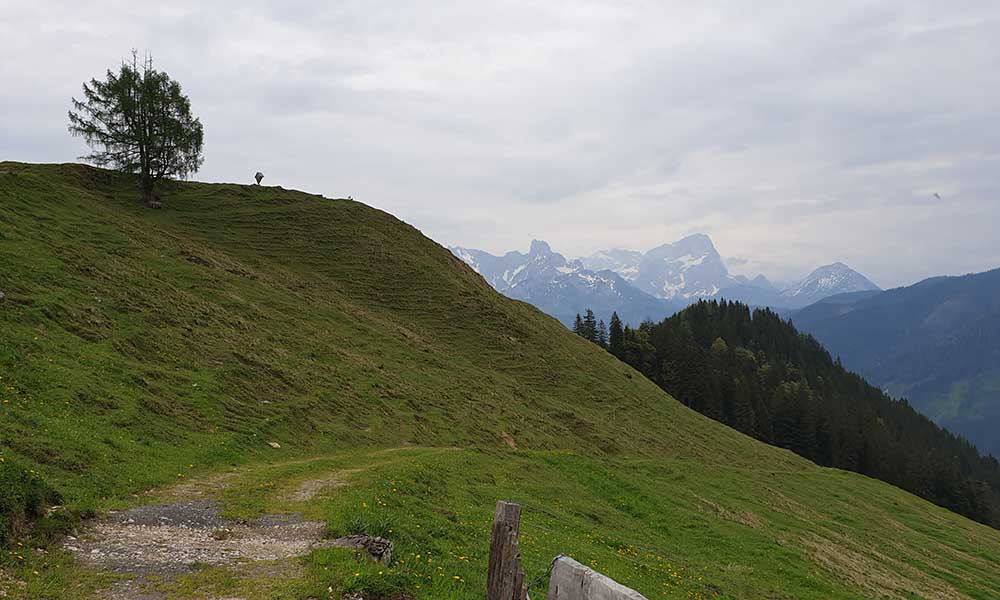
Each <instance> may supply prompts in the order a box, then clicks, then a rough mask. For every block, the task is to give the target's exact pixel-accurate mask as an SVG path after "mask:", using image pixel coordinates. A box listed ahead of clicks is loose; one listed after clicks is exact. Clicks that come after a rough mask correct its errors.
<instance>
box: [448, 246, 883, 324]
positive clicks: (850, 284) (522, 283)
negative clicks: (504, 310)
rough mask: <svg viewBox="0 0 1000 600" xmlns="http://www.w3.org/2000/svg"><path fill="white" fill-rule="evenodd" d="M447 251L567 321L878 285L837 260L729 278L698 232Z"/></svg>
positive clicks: (632, 319) (806, 297)
mask: <svg viewBox="0 0 1000 600" xmlns="http://www.w3.org/2000/svg"><path fill="white" fill-rule="evenodd" d="M450 250H451V251H452V253H454V254H455V256H457V257H458V258H460V259H462V260H463V261H465V262H466V263H467V264H468V265H469V266H471V267H472V268H473V269H475V270H476V272H478V273H479V274H480V275H482V276H483V278H484V279H486V281H487V282H488V283H489V284H490V285H492V286H493V287H494V288H496V289H497V290H498V291H499V292H501V293H503V294H505V295H507V296H510V297H511V298H516V299H518V300H524V301H525V302H529V303H531V304H534V305H535V306H537V307H538V308H540V309H541V310H543V311H545V312H547V313H548V314H550V315H552V316H554V317H556V318H558V319H559V320H560V321H562V322H564V323H567V324H569V323H571V322H572V320H573V318H574V317H575V316H576V314H577V313H578V312H583V311H584V310H586V309H587V308H590V309H592V310H593V311H594V312H595V314H597V315H598V317H599V318H603V319H607V318H608V317H609V316H610V315H611V312H612V311H617V312H618V315H619V316H620V317H621V318H622V320H624V321H626V322H628V323H631V324H633V325H637V324H638V323H640V322H641V321H642V320H644V319H647V318H651V319H653V320H659V319H662V318H664V317H666V316H668V315H670V314H672V313H673V312H675V311H676V310H677V309H678V308H680V307H683V306H685V305H687V304H691V303H693V302H697V301H698V300H701V299H710V298H714V299H720V298H725V299H727V300H737V301H740V302H743V303H745V304H748V305H751V306H770V307H772V308H775V309H798V308H802V307H804V306H808V305H810V304H813V303H814V302H818V301H819V300H822V299H824V298H827V297H829V296H834V295H837V294H844V293H848V292H859V291H868V290H878V289H880V288H879V287H878V286H877V285H875V284H874V283H872V282H871V281H870V280H868V279H867V278H866V277H865V276H864V275H861V274H860V273H858V272H857V271H854V270H853V269H851V268H850V267H848V266H847V265H845V264H843V263H839V262H838V263H834V264H832V265H826V266H823V267H820V268H818V269H816V270H815V271H813V272H812V273H810V274H809V276H807V277H806V278H805V279H802V280H801V281H797V282H794V283H792V284H788V285H785V286H782V287H781V288H779V287H777V286H775V285H774V284H772V283H771V282H770V281H769V280H768V279H767V278H766V277H764V276H763V275H758V276H756V277H754V278H753V279H748V278H747V277H744V276H743V275H732V274H730V273H729V270H728V269H727V268H726V265H725V262H724V260H723V259H722V257H721V256H720V255H719V252H718V251H717V250H716V249H715V245H714V244H713V243H712V240H711V238H709V237H708V236H707V235H704V234H695V235H690V236H688V237H685V238H683V239H681V240H678V241H676V242H674V243H672V244H663V245H661V246H657V247H656V248H653V249H652V250H650V251H648V252H645V253H643V252H638V251H635V250H623V249H616V250H604V251H601V252H597V253H595V254H592V255H590V256H587V257H584V258H581V259H578V260H567V259H566V257H564V256H563V255H562V254H559V253H557V252H553V251H552V248H550V247H549V245H548V244H547V243H545V242H543V241H540V240H534V241H532V242H531V249H530V250H529V251H528V253H527V254H522V253H520V252H508V253H506V254H504V255H503V256H495V255H493V254H490V253H488V252H483V251H482V250H473V249H469V248H461V247H452V248H450Z"/></svg>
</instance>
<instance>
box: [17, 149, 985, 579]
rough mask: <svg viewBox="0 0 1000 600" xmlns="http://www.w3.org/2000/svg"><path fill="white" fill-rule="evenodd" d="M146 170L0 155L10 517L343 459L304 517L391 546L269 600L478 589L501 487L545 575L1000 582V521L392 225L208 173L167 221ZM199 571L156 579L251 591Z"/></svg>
mask: <svg viewBox="0 0 1000 600" xmlns="http://www.w3.org/2000/svg"><path fill="white" fill-rule="evenodd" d="M135 189H136V188H135V182H134V181H133V180H132V179H131V178H128V177H123V176H119V175H116V174H113V173H109V172H106V171H102V170H98V169H93V168H89V167H84V166H80V165H25V164H20V163H0V291H3V292H4V294H5V295H6V297H5V299H4V300H2V301H0V377H2V379H0V461H2V462H0V470H2V473H0V477H7V478H8V480H10V481H19V482H27V483H23V485H22V484H19V485H21V486H22V487H21V488H18V489H23V490H24V494H21V495H19V494H18V493H17V490H16V489H14V488H13V487H12V488H11V490H13V491H12V492H10V493H8V494H6V496H5V495H3V494H0V506H6V505H9V506H14V507H20V510H21V512H22V513H24V515H27V516H29V517H30V516H31V515H32V513H34V512H38V506H37V502H38V499H39V498H43V497H45V496H46V495H47V494H49V492H48V491H47V489H45V488H46V487H51V488H52V489H54V490H55V492H57V493H58V494H60V495H61V498H62V502H63V503H64V504H65V505H66V506H67V509H66V510H63V511H57V512H56V513H54V515H53V516H52V517H49V518H48V519H45V520H43V524H42V526H41V527H42V530H43V531H44V530H45V528H46V527H52V526H53V525H52V524H51V523H49V521H50V520H52V519H58V518H60V515H63V514H69V513H74V514H87V513H89V512H92V511H99V510H102V509H105V508H107V507H109V506H115V505H119V504H121V503H123V502H124V503H127V502H130V501H133V500H130V498H131V495H132V494H134V493H137V492H138V491H140V490H145V489H148V488H150V487H154V486H161V485H164V484H166V483H169V482H172V481H177V480H178V479H180V480H185V479H188V478H192V477H197V476H198V475H199V474H201V473H209V472H212V471H216V470H219V469H223V468H226V467H227V466H228V465H231V464H241V465H247V466H248V468H250V469H251V470H249V471H247V473H249V474H248V475H247V476H246V479H245V481H243V482H242V483H241V484H240V485H236V486H235V487H234V488H233V491H232V492H229V493H230V494H231V495H230V496H229V497H228V503H227V506H229V507H230V508H229V510H232V511H236V512H240V511H243V512H255V511H263V510H267V509H268V508H271V509H274V508H281V506H280V505H275V506H272V504H274V503H276V502H277V503H278V504H280V502H278V501H277V500H275V496H264V495H260V494H259V492H260V491H261V490H270V489H271V488H273V487H274V486H278V487H280V486H282V485H289V486H291V485H294V483H295V481H296V480H297V478H302V477H306V476H307V475H309V473H310V470H311V469H322V468H327V469H328V468H334V467H336V468H341V469H350V470H352V471H356V472H357V473H358V474H357V475H356V476H354V477H353V478H352V480H351V485H349V486H348V487H346V488H345V489H344V490H343V491H342V492H341V493H339V494H336V495H333V496H330V497H328V498H325V499H323V500H322V501H318V502H315V503H311V504H308V505H304V506H302V507H300V509H301V511H303V512H305V513H308V514H313V515H315V516H317V517H319V518H323V519H326V520H327V521H328V523H329V524H330V529H331V531H332V532H337V531H346V530H349V529H352V528H353V529H357V528H359V527H360V528H366V529H372V528H381V529H386V530H388V529H393V536H394V537H395V538H396V539H397V540H398V542H399V550H398V552H397V554H398V555H399V556H400V557H402V558H401V560H400V562H399V563H398V564H396V565H394V566H393V567H392V569H391V570H390V572H389V573H385V574H384V575H382V576H378V575H377V573H375V572H374V571H371V572H369V571H368V570H367V569H368V567H363V568H362V571H364V572H362V571H359V570H358V567H357V565H353V564H352V565H351V566H350V567H347V566H345V565H346V564H347V563H345V562H344V561H343V559H342V557H339V556H335V555H333V554H335V553H334V552H333V551H317V552H316V553H314V554H313V555H311V556H310V557H308V558H307V559H305V563H306V567H307V575H306V576H304V578H303V579H302V581H300V582H298V583H296V584H294V585H291V586H289V587H284V588H282V589H280V590H277V589H274V590H270V589H269V588H266V586H255V587H254V588H253V589H257V590H264V589H268V592H267V593H268V594H269V595H268V596H266V597H275V598H278V597H288V598H305V597H309V596H319V595H320V594H322V597H326V590H327V589H328V588H329V589H334V590H340V589H350V588H351V586H355V587H358V586H360V587H362V588H364V589H380V588H379V586H381V585H387V584H383V583H380V582H384V581H387V580H390V579H391V581H392V582H395V583H393V584H392V585H396V586H398V587H401V588H402V589H406V590H407V591H409V592H411V593H413V594H415V595H416V596H417V597H418V598H449V597H453V598H473V597H478V596H480V595H481V590H482V587H483V586H482V584H483V580H484V577H485V552H486V547H487V544H488V539H487V531H488V521H489V516H490V514H491V513H492V505H493V502H494V501H495V500H496V499H497V498H499V497H508V498H513V499H516V500H520V501H522V502H525V503H526V504H527V505H528V506H529V507H531V508H529V509H528V510H527V511H526V516H525V520H526V521H525V536H526V539H525V540H524V546H523V548H522V553H523V555H524V559H525V562H526V565H527V566H528V570H529V575H531V574H532V573H533V572H535V571H540V570H542V569H543V567H544V565H545V564H547V562H548V560H549V559H551V557H552V556H554V555H555V554H556V553H558V552H565V553H567V554H571V555H573V556H575V557H576V558H578V559H580V560H582V561H584V562H593V564H595V565H596V566H597V567H598V568H599V569H602V570H604V571H606V572H608V573H609V574H611V575H612V576H616V577H618V578H620V579H622V580H624V581H626V582H628V583H629V584H631V585H634V586H635V587H636V588H637V589H639V591H641V592H643V593H645V594H646V595H647V596H648V597H650V598H657V597H666V598H671V597H678V598H681V597H693V596H694V597H703V598H713V597H725V598H863V597H889V598H965V597H968V598H995V597H998V596H1000V573H998V569H997V565H998V564H1000V533H998V532H996V531H994V530H991V529H988V528H986V527H983V526H980V525H977V524H975V523H972V522H970V521H968V520H966V519H963V518H961V517H958V516H955V515H953V514H951V513H948V512H946V511H944V510H942V509H939V508H937V507H934V506H932V505H931V504H929V503H927V502H924V501H921V500H919V499H917V498H915V497H913V496H910V495H909V494H905V493H903V492H901V491H899V490H896V489H895V488H892V487H890V486H887V485H884V484H881V483H879V482H876V481H872V480H869V479H866V478H864V477H860V476H856V475H853V474H848V473H843V472H839V471H836V470H829V469H820V468H818V467H816V466H814V465H812V464H811V463H809V462H807V461H804V460H802V459H799V458H798V457H796V456H794V455H792V454H790V453H788V452H785V451H781V450H777V449H774V448H771V447H768V446H766V445H763V444H760V443H757V442H755V441H753V440H751V439H750V438H747V437H745V436H743V435H741V434H739V433H737V432H735V431H733V430H730V429H728V428H726V427H723V426H721V425H719V424H717V423H714V422H712V421H710V420H708V419H706V418H703V417H701V416H700V415H698V414H696V413H694V412H692V411H690V410H688V409H686V408H684V407H682V406H681V405H680V404H678V403H677V402H675V401H674V400H673V399H671V398H670V397H669V396H667V395H665V394H664V393H663V392H661V391H660V390H659V389H658V388H657V387H656V386H655V385H653V384H652V383H650V382H648V381H646V380H645V379H644V378H642V377H641V376H640V375H638V374H637V373H636V372H634V371H633V370H632V369H630V368H629V367H627V366H625V365H623V364H621V363H619V362H618V361H616V360H615V359H613V358H612V357H611V356H610V355H608V354H607V353H605V352H603V351H602V350H600V349H598V348H596V347H595V346H593V345H592V344H590V343H588V342H586V341H584V340H582V339H580V338H578V337H577V336H574V335H572V334H571V333H570V332H568V331H567V330H566V329H565V328H564V327H563V326H562V325H560V324H559V323H558V322H556V321H555V320H554V319H551V318H549V317H547V316H545V315H543V314H542V313H540V312H539V311H537V310H536V309H534V308H532V307H530V306H528V305H526V304H523V303H519V302H515V301H511V300H508V299H506V298H503V297H502V296H501V295H499V294H497V293H496V292H494V291H493V290H492V289H491V288H489V286H488V285H486V284H485V282H483V281H482V280H481V278H479V276H478V275H476V274H475V273H473V272H472V271H471V270H469V269H468V268H467V267H465V266H464V265H463V264H462V263H461V262H460V261H459V260H458V259H456V258H454V257H453V256H452V255H451V253H449V252H448V251H447V250H445V249H444V248H441V247H440V246H438V245H437V244H435V243H433V242H432V241H430V240H428V239H427V238H425V237H424V236H422V235H420V233H419V232H418V231H416V230H415V229H413V228H412V227H410V226H408V225H406V224H405V223H402V222H400V221H399V220H397V219H395V218H394V217H392V216H391V215H388V214H386V213H383V212H380V211H377V210H374V209H372V208H370V207H367V206H365V205H363V204H360V203H356V202H352V201H347V200H330V199H325V198H321V197H318V196H312V195H308V194H304V193H301V192H293V191H288V190H283V189H280V188H271V187H256V186H238V185H228V184H200V183H172V184H168V185H166V186H165V187H164V189H163V192H162V196H163V199H164V209H163V210H160V211H150V210H147V209H145V208H144V207H142V206H141V205H140V203H139V202H137V201H136V191H135ZM505 438H506V439H508V440H513V441H514V442H515V443H516V445H517V447H518V449H517V450H513V449H511V448H509V447H508V445H507V443H506V442H505V441H504V440H505ZM272 441H276V442H278V443H279V444H280V445H281V448H280V449H275V448H272V447H271V446H270V445H268V442H272ZM390 449H396V450H395V451H392V452H388V453H386V451H387V450H390ZM306 458H308V459H309V460H304V459H306ZM0 480H3V479H0ZM262 482H267V483H268V485H262ZM7 496H9V498H7ZM3 503H6V504H3ZM24 518H27V517H23V518H19V520H20V521H23V520H24ZM63 518H65V517H63ZM21 529H22V530H23V527H21ZM456 549H457V550H456ZM428 551H430V552H431V553H432V554H433V555H434V556H436V557H439V558H438V562H437V563H435V565H434V567H433V569H430V570H428V567H426V564H421V563H417V562H415V559H414V558H413V557H415V556H416V554H422V555H426V553H427V552H428ZM407 556H409V557H410V560H409V562H404V561H405V559H406V557H407ZM437 567H441V573H442V574H441V575H439V571H438V569H437ZM0 569H2V570H0V589H3V586H4V583H5V581H9V580H12V579H18V580H21V581H25V582H27V585H29V586H30V587H31V590H32V591H31V594H32V597H39V598H44V597H52V598H57V597H69V596H68V594H70V592H68V591H67V590H68V589H69V588H67V587H66V582H67V581H73V582H74V584H75V586H74V587H73V589H74V590H76V591H74V592H72V593H74V594H77V595H79V596H81V597H85V596H86V595H87V594H88V593H89V592H88V590H89V588H88V586H89V585H92V584H93V585H97V583H94V582H91V581H90V580H89V579H87V578H86V577H84V576H82V575H81V574H80V573H78V572H76V571H74V568H73V567H72V566H70V565H69V564H68V562H67V559H66V557H65V556H64V555H62V554H61V553H60V552H59V551H57V550H56V549H54V548H53V549H52V550H50V552H49V553H48V554H46V555H45V556H44V557H43V558H39V557H38V556H34V555H32V554H31V553H26V552H20V551H18V550H17V547H13V548H12V549H9V550H5V551H4V556H3V558H0ZM36 571H37V572H38V574H37V575H36V574H35V572H36ZM443 573H451V575H450V576H448V577H445V576H444V575H443ZM201 576H203V577H205V578H206V579H205V581H201V582H198V581H193V582H191V586H193V587H191V588H190V589H174V590H165V593H168V594H174V595H176V596H177V597H201V596H198V595H197V594H198V593H201V592H195V591H193V590H199V589H200V590H209V591H206V592H204V594H205V595H204V597H213V595H214V596H219V595H222V596H225V595H230V594H227V593H225V592H227V591H232V590H229V589H226V585H230V586H233V585H236V584H235V583H232V579H231V578H227V577H222V576H220V577H216V578H214V579H213V578H212V577H213V576H214V575H213V573H212V572H211V571H208V572H205V573H204V574H203V575H201ZM192 577H195V576H192ZM226 582H229V583H226ZM213 586H215V587H213ZM418 586H419V587H418ZM216 588H219V589H216ZM216 592H219V593H216ZM245 593H246V594H250V595H252V594H251V592H246V591H245ZM536 594H537V592H536ZM247 597H250V596H247ZM262 597H264V596H262Z"/></svg>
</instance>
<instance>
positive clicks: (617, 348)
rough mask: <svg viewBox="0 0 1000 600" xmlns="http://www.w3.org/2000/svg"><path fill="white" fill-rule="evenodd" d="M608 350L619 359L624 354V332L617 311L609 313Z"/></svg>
mask: <svg viewBox="0 0 1000 600" xmlns="http://www.w3.org/2000/svg"><path fill="white" fill-rule="evenodd" d="M608 352H610V353H611V354H614V355H615V356H616V357H618V358H619V359H621V358H624V356H625V332H624V331H623V330H622V320H621V319H620V318H619V317H618V313H617V312H613V313H611V326H610V327H609V328H608Z"/></svg>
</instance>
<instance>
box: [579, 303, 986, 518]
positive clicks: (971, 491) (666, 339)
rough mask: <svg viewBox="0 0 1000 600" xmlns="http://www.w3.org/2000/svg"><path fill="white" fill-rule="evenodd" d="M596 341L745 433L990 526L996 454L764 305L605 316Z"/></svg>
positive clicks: (686, 401) (696, 406) (720, 305)
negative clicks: (889, 391) (627, 322)
mask: <svg viewBox="0 0 1000 600" xmlns="http://www.w3.org/2000/svg"><path fill="white" fill-rule="evenodd" d="M587 313H588V316H589V320H590V322H592V321H593V313H592V312H590V311H587ZM580 323H581V324H582V328H581V329H580V330H578V331H577V333H578V334H580V335H582V336H583V337H586V338H587V339H591V340H592V341H595V343H596V341H597V335H596V333H595V334H594V335H593V337H591V336H590V335H588V333H589V330H588V329H587V328H586V327H587V323H588V319H581V320H580ZM601 345H602V346H603V347H605V348H606V349H607V350H608V351H609V352H611V353H612V354H614V355H615V356H617V357H618V358H620V359H621V360H623V361H624V362H626V363H628V364H629V365H631V366H632V367H633V368H635V369H636V370H638V371H640V372H642V373H643V374H644V375H645V376H646V377H648V378H649V379H651V380H652V381H654V382H655V383H656V384H657V385H659V386H660V387H662V388H663V389H664V390H666V391H667V392H668V393H669V394H671V395H672V396H674V397H675V398H677V399H678V400H679V401H681V402H683V403H684V404H685V405H687V406H689V407H691V408H693V409H695V410H697V411H698V412H700V413H702V414H704V415H706V416H709V417H711V418H713V419H716V420H717V421H721V422H722V423H725V424H726V425H729V426H730V427H733V428H735V429H738V430H739V431H742V432H743V433H746V434H747V435H751V436H753V437H755V438H757V439H759V440H761V441H764V442H767V443H769V444H773V445H776V446H780V447H783V448H788V449H789V450H792V451H794V452H796V453H797V454H799V455H801V456H804V457H806V458H808V459H810V460H812V461H814V462H816V463H818V464H820V465H824V466H831V467H837V468H841V469H845V470H850V471H855V472H857V473H862V474H865V475H868V476H869V477H874V478H877V479H881V480H882V481H885V482H887V483H890V484H893V485H895V486H897V487H900V488H903V489H905V490H907V491H909V492H912V493H914V494H916V495H918V496H921V497H923V498H925V499H927V500H930V501H931V502H934V503H935V504H938V505H940V506H943V507H945V508H948V509H950V510H952V511H954V512H957V513H959V514H962V515H965V516H967V517H969V518H971V519H974V520H976V521H979V522H981V523H986V524H988V525H991V526H993V527H1000V464H998V462H997V460H996V459H995V458H994V457H992V456H987V457H983V456H980V455H979V453H978V452H977V450H976V449H975V447H974V446H972V445H971V444H970V443H969V442H968V441H966V440H965V439H963V438H960V437H957V436H955V435H953V434H951V433H949V432H948V431H946V430H944V429H942V428H940V427H938V426H937V425H935V424H934V423H933V422H931V421H930V419H928V418H926V417H924V416H923V415H921V414H920V413H918V412H917V411H915V410H914V409H913V408H912V407H910V405H909V404H907V402H906V401H905V400H894V399H892V398H890V397H889V396H888V395H886V394H885V393H883V392H882V391H881V390H879V389H877V388H875V387H873V386H871V385H869V384H868V383H867V382H866V381H865V380H864V379H862V378H861V377H860V376H859V375H856V374H854V373H851V372H849V371H847V370H845V369H844V368H843V367H842V366H841V364H840V361H839V360H834V359H833V358H831V356H830V354H829V353H828V352H827V351H826V350H825V349H823V347H822V346H821V345H820V344H819V342H817V341H816V340H815V339H814V338H813V337H811V336H808V335H804V334H800V333H799V332H798V331H797V330H796V329H795V327H794V326H793V325H792V323H791V322H789V321H784V320H783V319H781V317H779V316H778V315H777V314H775V313H773V312H771V311H770V310H766V309H764V310H760V309H757V310H753V311H752V312H751V310H750V309H749V308H748V307H747V306H746V305H744V304H740V303H737V302H727V301H725V300H723V301H721V302H719V301H711V302H699V303H698V304H696V305H693V306H691V307H688V308H687V309H685V310H683V311H681V312H680V313H678V314H676V315H674V316H673V317H670V318H668V319H665V320H663V321H662V322H660V323H655V324H654V323H652V322H646V323H643V324H642V325H640V326H639V327H638V328H634V329H633V328H631V327H628V326H624V327H622V324H621V321H620V320H619V319H618V316H617V315H613V316H612V317H611V325H610V328H609V332H608V337H607V343H606V344H601Z"/></svg>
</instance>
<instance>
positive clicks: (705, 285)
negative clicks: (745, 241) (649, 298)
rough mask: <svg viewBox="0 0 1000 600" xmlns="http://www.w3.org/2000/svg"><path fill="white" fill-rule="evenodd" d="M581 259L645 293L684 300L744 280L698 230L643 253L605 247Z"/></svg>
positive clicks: (692, 299) (691, 299) (686, 301)
mask: <svg viewBox="0 0 1000 600" xmlns="http://www.w3.org/2000/svg"><path fill="white" fill-rule="evenodd" d="M581 260H582V261H583V264H584V265H585V266H586V267H587V268H591V269H595V268H605V269H610V270H612V271H614V272H615V273H618V274H619V275H621V276H622V277H623V278H624V279H626V280H627V281H628V282H629V283H631V284H632V285H634V286H636V287H637V288H639V289H640V290H642V291H644V292H646V293H647V294H651V295H653V296H656V297H657V298H664V299H667V300H676V301H680V302H683V303H684V304H688V303H690V302H694V301H696V300H698V299H699V298H709V297H711V296H714V295H715V294H717V293H718V292H719V291H721V290H722V289H724V288H727V287H731V286H734V285H739V284H740V283H743V282H745V281H746V279H745V278H742V279H743V281H741V280H740V278H737V277H733V276H732V275H730V274H729V271H728V270H727V269H726V265H725V263H723V261H722V257H721V256H719V252H718V251H717V250H716V249H715V245H714V244H712V239H711V238H709V237H708V236H707V235H705V234H701V233H698V234H695V235H689V236H687V237H686V238H684V239H681V240H678V241H676V242H674V243H673V244H663V245H662V246H657V247H656V248H653V249H652V250H650V251H649V252H646V253H645V254H643V253H641V252H636V251H634V250H605V251H602V252H598V253H596V254H592V255H591V256H588V257H586V258H582V259H581Z"/></svg>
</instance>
